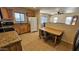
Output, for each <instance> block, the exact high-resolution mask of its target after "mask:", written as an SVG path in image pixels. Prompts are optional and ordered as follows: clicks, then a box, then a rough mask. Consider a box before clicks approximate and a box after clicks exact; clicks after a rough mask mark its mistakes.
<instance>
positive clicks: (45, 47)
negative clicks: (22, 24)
mask: <svg viewBox="0 0 79 59" xmlns="http://www.w3.org/2000/svg"><path fill="white" fill-rule="evenodd" d="M20 37H21V39H22V48H23V51H71V50H72V45H70V44H68V43H65V42H63V41H62V42H61V43H59V44H58V45H57V46H54V45H53V44H52V42H51V41H49V42H45V41H44V39H40V38H39V36H38V32H34V33H25V34H22V35H20Z"/></svg>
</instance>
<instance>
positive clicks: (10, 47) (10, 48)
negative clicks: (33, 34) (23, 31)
mask: <svg viewBox="0 0 79 59" xmlns="http://www.w3.org/2000/svg"><path fill="white" fill-rule="evenodd" d="M0 51H22V46H21V41H18V42H15V43H12V44H10V45H7V46H5V47H2V48H0Z"/></svg>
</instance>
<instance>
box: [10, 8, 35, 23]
mask: <svg viewBox="0 0 79 59" xmlns="http://www.w3.org/2000/svg"><path fill="white" fill-rule="evenodd" d="M11 9H12V10H13V12H12V13H13V19H14V23H16V21H15V16H14V13H15V12H19V13H24V14H25V21H24V23H27V22H28V17H35V16H36V14H35V13H36V10H32V9H29V8H23V7H13V8H12V7H11Z"/></svg>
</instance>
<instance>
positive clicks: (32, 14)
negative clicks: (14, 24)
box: [27, 10, 35, 17]
mask: <svg viewBox="0 0 79 59" xmlns="http://www.w3.org/2000/svg"><path fill="white" fill-rule="evenodd" d="M27 16H28V17H35V11H34V10H27Z"/></svg>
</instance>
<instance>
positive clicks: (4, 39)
mask: <svg viewBox="0 0 79 59" xmlns="http://www.w3.org/2000/svg"><path fill="white" fill-rule="evenodd" d="M19 41H21V39H20V37H19V36H18V34H17V32H16V31H9V32H3V33H0V48H3V47H6V46H9V45H11V44H14V43H16V42H19Z"/></svg>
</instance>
